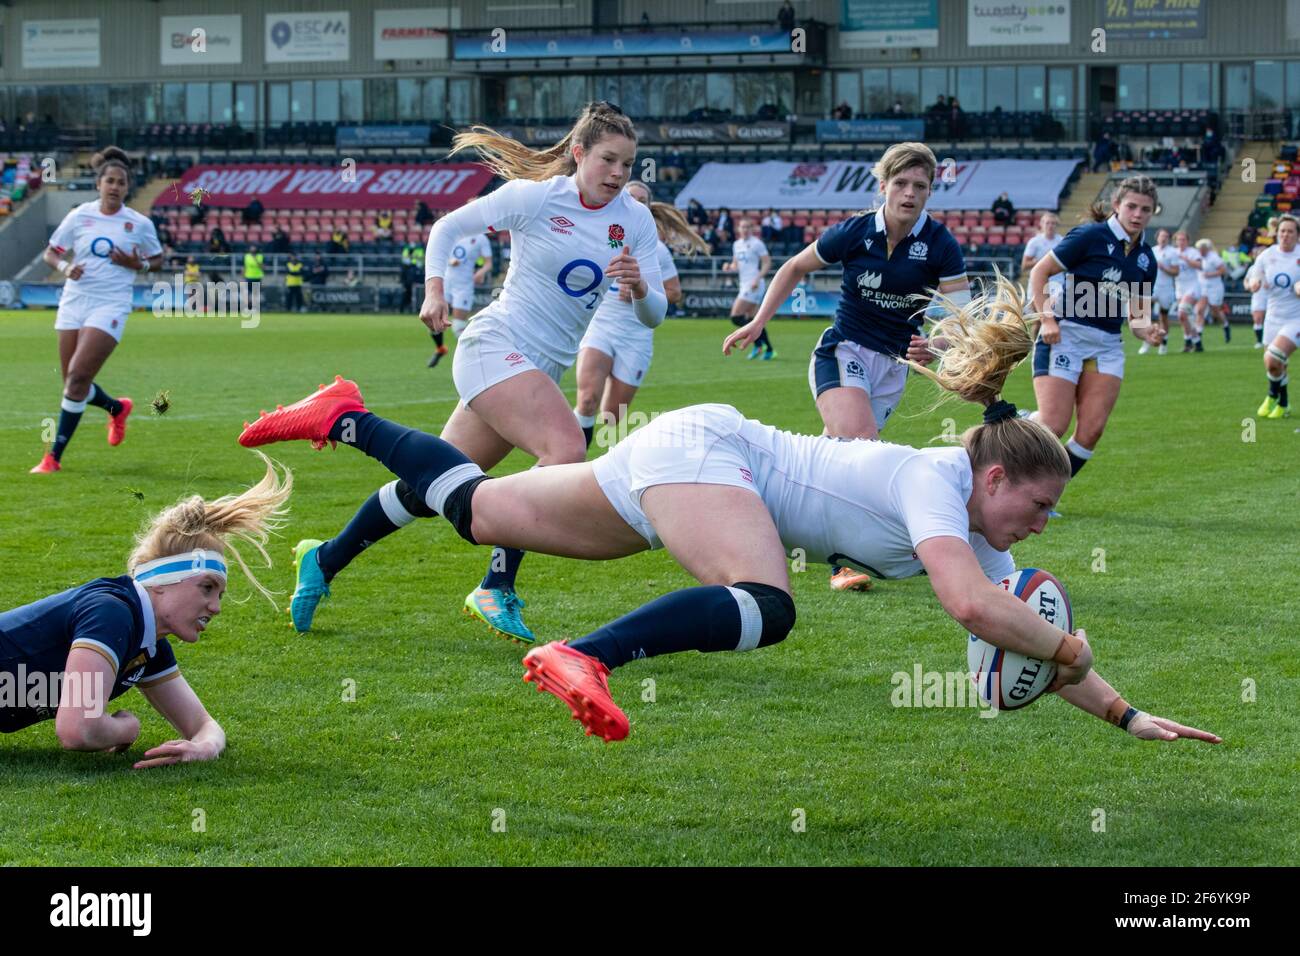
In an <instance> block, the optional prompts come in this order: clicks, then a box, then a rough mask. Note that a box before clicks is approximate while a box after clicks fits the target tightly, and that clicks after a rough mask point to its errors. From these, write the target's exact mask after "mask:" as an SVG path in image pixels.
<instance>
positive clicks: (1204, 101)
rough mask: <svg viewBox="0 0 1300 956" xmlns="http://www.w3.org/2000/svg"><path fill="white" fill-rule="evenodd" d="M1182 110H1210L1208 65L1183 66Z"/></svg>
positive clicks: (1193, 64)
mask: <svg viewBox="0 0 1300 956" xmlns="http://www.w3.org/2000/svg"><path fill="white" fill-rule="evenodd" d="M1182 106H1183V109H1185V110H1208V109H1209V108H1210V64H1208V63H1184V64H1183V103H1182Z"/></svg>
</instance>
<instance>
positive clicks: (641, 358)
mask: <svg viewBox="0 0 1300 956" xmlns="http://www.w3.org/2000/svg"><path fill="white" fill-rule="evenodd" d="M637 324H638V325H640V323H639V322H638V323H637ZM641 332H644V333H645V334H644V335H642V334H640V333H641ZM582 349H595V350H596V351H597V352H603V353H605V354H606V355H608V356H609V357H610V358H612V359H613V360H614V370H613V375H614V377H615V378H616V379H618V380H619V381H620V382H623V383H624V384H627V385H635V386H637V387H640V385H641V383H642V382H643V381H645V373H646V372H648V371H650V359H651V358H652V357H653V356H654V350H655V340H654V334H653V332H652V331H651V330H650V329H648V328H646V327H645V326H641V328H640V329H623V328H620V327H619V326H617V325H611V324H607V323H605V322H601V321H598V320H596V321H593V322H592V323H591V325H589V326H587V331H586V332H585V333H584V334H583V336H582V343H581V344H580V345H579V346H578V350H579V351H581V350H582Z"/></svg>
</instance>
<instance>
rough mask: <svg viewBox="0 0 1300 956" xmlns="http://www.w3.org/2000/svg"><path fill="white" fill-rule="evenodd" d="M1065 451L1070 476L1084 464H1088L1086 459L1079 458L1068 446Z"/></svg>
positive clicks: (1077, 471) (1075, 473)
mask: <svg viewBox="0 0 1300 956" xmlns="http://www.w3.org/2000/svg"><path fill="white" fill-rule="evenodd" d="M1065 453H1066V454H1067V455H1069V456H1070V477H1071V478H1073V477H1074V476H1075V475H1077V474H1078V473H1079V472H1080V471H1082V470H1083V466H1084V465H1086V464H1088V459H1087V458H1080V457H1079V456H1078V455H1076V454H1075V453H1074V452H1072V451H1070V449H1068V448H1067V449H1066V450H1065Z"/></svg>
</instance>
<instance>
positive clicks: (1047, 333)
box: [1038, 312, 1061, 345]
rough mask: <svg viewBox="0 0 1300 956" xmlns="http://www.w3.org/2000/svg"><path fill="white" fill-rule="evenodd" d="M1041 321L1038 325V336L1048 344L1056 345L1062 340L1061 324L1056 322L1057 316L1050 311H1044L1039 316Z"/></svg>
mask: <svg viewBox="0 0 1300 956" xmlns="http://www.w3.org/2000/svg"><path fill="white" fill-rule="evenodd" d="M1038 318H1039V322H1040V323H1041V324H1040V325H1039V327H1038V337H1039V338H1041V339H1042V340H1043V341H1044V342H1045V343H1047V344H1048V345H1055V344H1056V343H1058V342H1060V341H1061V326H1060V325H1058V324H1057V322H1056V316H1054V315H1052V314H1051V313H1050V312H1044V313H1043V314H1042V315H1040V316H1039V317H1038Z"/></svg>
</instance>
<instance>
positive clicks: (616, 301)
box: [591, 239, 677, 342]
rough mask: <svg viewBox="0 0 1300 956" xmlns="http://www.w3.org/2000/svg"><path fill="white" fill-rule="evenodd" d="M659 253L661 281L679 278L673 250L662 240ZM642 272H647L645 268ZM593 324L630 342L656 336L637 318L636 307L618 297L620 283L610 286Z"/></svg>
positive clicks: (653, 331)
mask: <svg viewBox="0 0 1300 956" xmlns="http://www.w3.org/2000/svg"><path fill="white" fill-rule="evenodd" d="M657 253H658V255H657V258H658V260H659V278H660V281H662V282H667V281H668V280H669V279H675V278H677V266H676V265H675V264H674V263H673V253H672V250H671V249H669V248H668V247H667V246H666V245H664V243H663V240H662V239H661V240H659V248H658V250H657ZM638 264H639V260H638ZM642 271H643V272H644V271H645V269H644V267H642ZM591 324H592V325H599V326H602V327H604V328H606V329H610V330H612V331H614V332H615V334H616V335H617V336H618V337H619V338H623V339H627V340H628V341H629V342H634V341H637V340H640V339H645V340H647V341H648V340H649V339H651V338H652V337H653V336H654V334H655V330H654V329H651V328H647V327H646V326H645V325H643V324H642V323H641V320H640V319H638V318H637V317H636V307H635V306H634V305H633V304H632V303H631V302H624V301H623V300H622V299H620V298H619V297H618V282H613V283H611V284H610V287H609V292H608V294H607V295H606V296H605V298H604V300H603V301H602V302H601V303H600V308H599V309H597V310H596V314H595V315H594V316H592V318H591Z"/></svg>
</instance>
